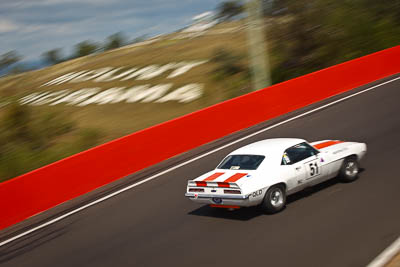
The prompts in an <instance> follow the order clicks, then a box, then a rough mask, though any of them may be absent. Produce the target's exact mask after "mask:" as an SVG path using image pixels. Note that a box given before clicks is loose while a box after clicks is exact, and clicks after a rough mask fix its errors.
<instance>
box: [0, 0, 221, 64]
mask: <svg viewBox="0 0 400 267" xmlns="http://www.w3.org/2000/svg"><path fill="white" fill-rule="evenodd" d="M221 2H223V0H0V40H1V41H0V55H2V54H4V53H6V52H8V51H11V50H15V51H17V52H18V54H19V55H21V56H22V57H23V59H22V60H23V61H35V60H40V59H41V55H42V53H44V52H46V51H49V50H51V49H54V48H61V49H62V52H63V55H64V56H70V55H71V53H72V51H73V47H74V45H76V44H78V43H79V42H82V41H85V40H91V41H94V42H98V43H100V42H104V40H105V39H106V38H107V37H108V36H110V35H112V34H114V33H117V32H122V33H123V34H124V35H125V36H126V37H127V39H129V40H133V39H134V38H137V37H140V36H144V35H146V36H155V35H157V34H162V33H170V32H173V31H175V30H178V29H180V28H182V27H184V26H187V25H189V24H190V23H191V21H192V18H193V17H194V16H196V15H198V14H201V13H203V12H206V11H213V10H215V8H216V7H217V5H218V4H219V3H221Z"/></svg>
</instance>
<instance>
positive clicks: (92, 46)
mask: <svg viewBox="0 0 400 267" xmlns="http://www.w3.org/2000/svg"><path fill="white" fill-rule="evenodd" d="M98 50H99V46H98V45H97V44H96V43H94V42H92V41H88V40H86V41H83V42H80V43H79V44H77V45H75V53H74V56H73V57H74V58H78V57H83V56H87V55H90V54H93V53H95V52H97V51H98Z"/></svg>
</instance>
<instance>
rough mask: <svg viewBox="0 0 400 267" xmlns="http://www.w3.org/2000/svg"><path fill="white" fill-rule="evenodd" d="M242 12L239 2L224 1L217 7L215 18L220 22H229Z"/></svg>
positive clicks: (241, 4)
mask: <svg viewBox="0 0 400 267" xmlns="http://www.w3.org/2000/svg"><path fill="white" fill-rule="evenodd" d="M243 12H244V6H243V3H242V2H241V1H226V2H223V3H221V4H219V5H218V7H217V18H219V19H220V20H222V21H229V20H232V19H233V18H235V17H236V16H238V15H240V14H242V13H243Z"/></svg>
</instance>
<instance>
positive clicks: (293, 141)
mask: <svg viewBox="0 0 400 267" xmlns="http://www.w3.org/2000/svg"><path fill="white" fill-rule="evenodd" d="M303 142H306V141H305V140H304V139H300V138H272V139H265V140H262V141H258V142H255V143H251V144H249V145H246V146H243V147H241V148H239V149H236V150H235V151H232V152H231V153H230V155H232V154H236V155H238V154H247V155H263V156H269V157H271V156H279V157H282V154H283V152H284V151H285V150H286V149H287V148H289V147H291V146H294V145H297V144H299V143H303Z"/></svg>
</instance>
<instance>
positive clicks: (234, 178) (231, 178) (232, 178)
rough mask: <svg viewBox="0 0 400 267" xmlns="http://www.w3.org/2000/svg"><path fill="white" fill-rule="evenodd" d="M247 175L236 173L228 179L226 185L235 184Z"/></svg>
mask: <svg viewBox="0 0 400 267" xmlns="http://www.w3.org/2000/svg"><path fill="white" fill-rule="evenodd" d="M246 175H247V173H236V174H234V175H232V176H231V177H229V178H228V179H226V180H225V181H224V182H225V183H234V182H236V181H237V180H239V179H241V178H242V177H243V176H246Z"/></svg>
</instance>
